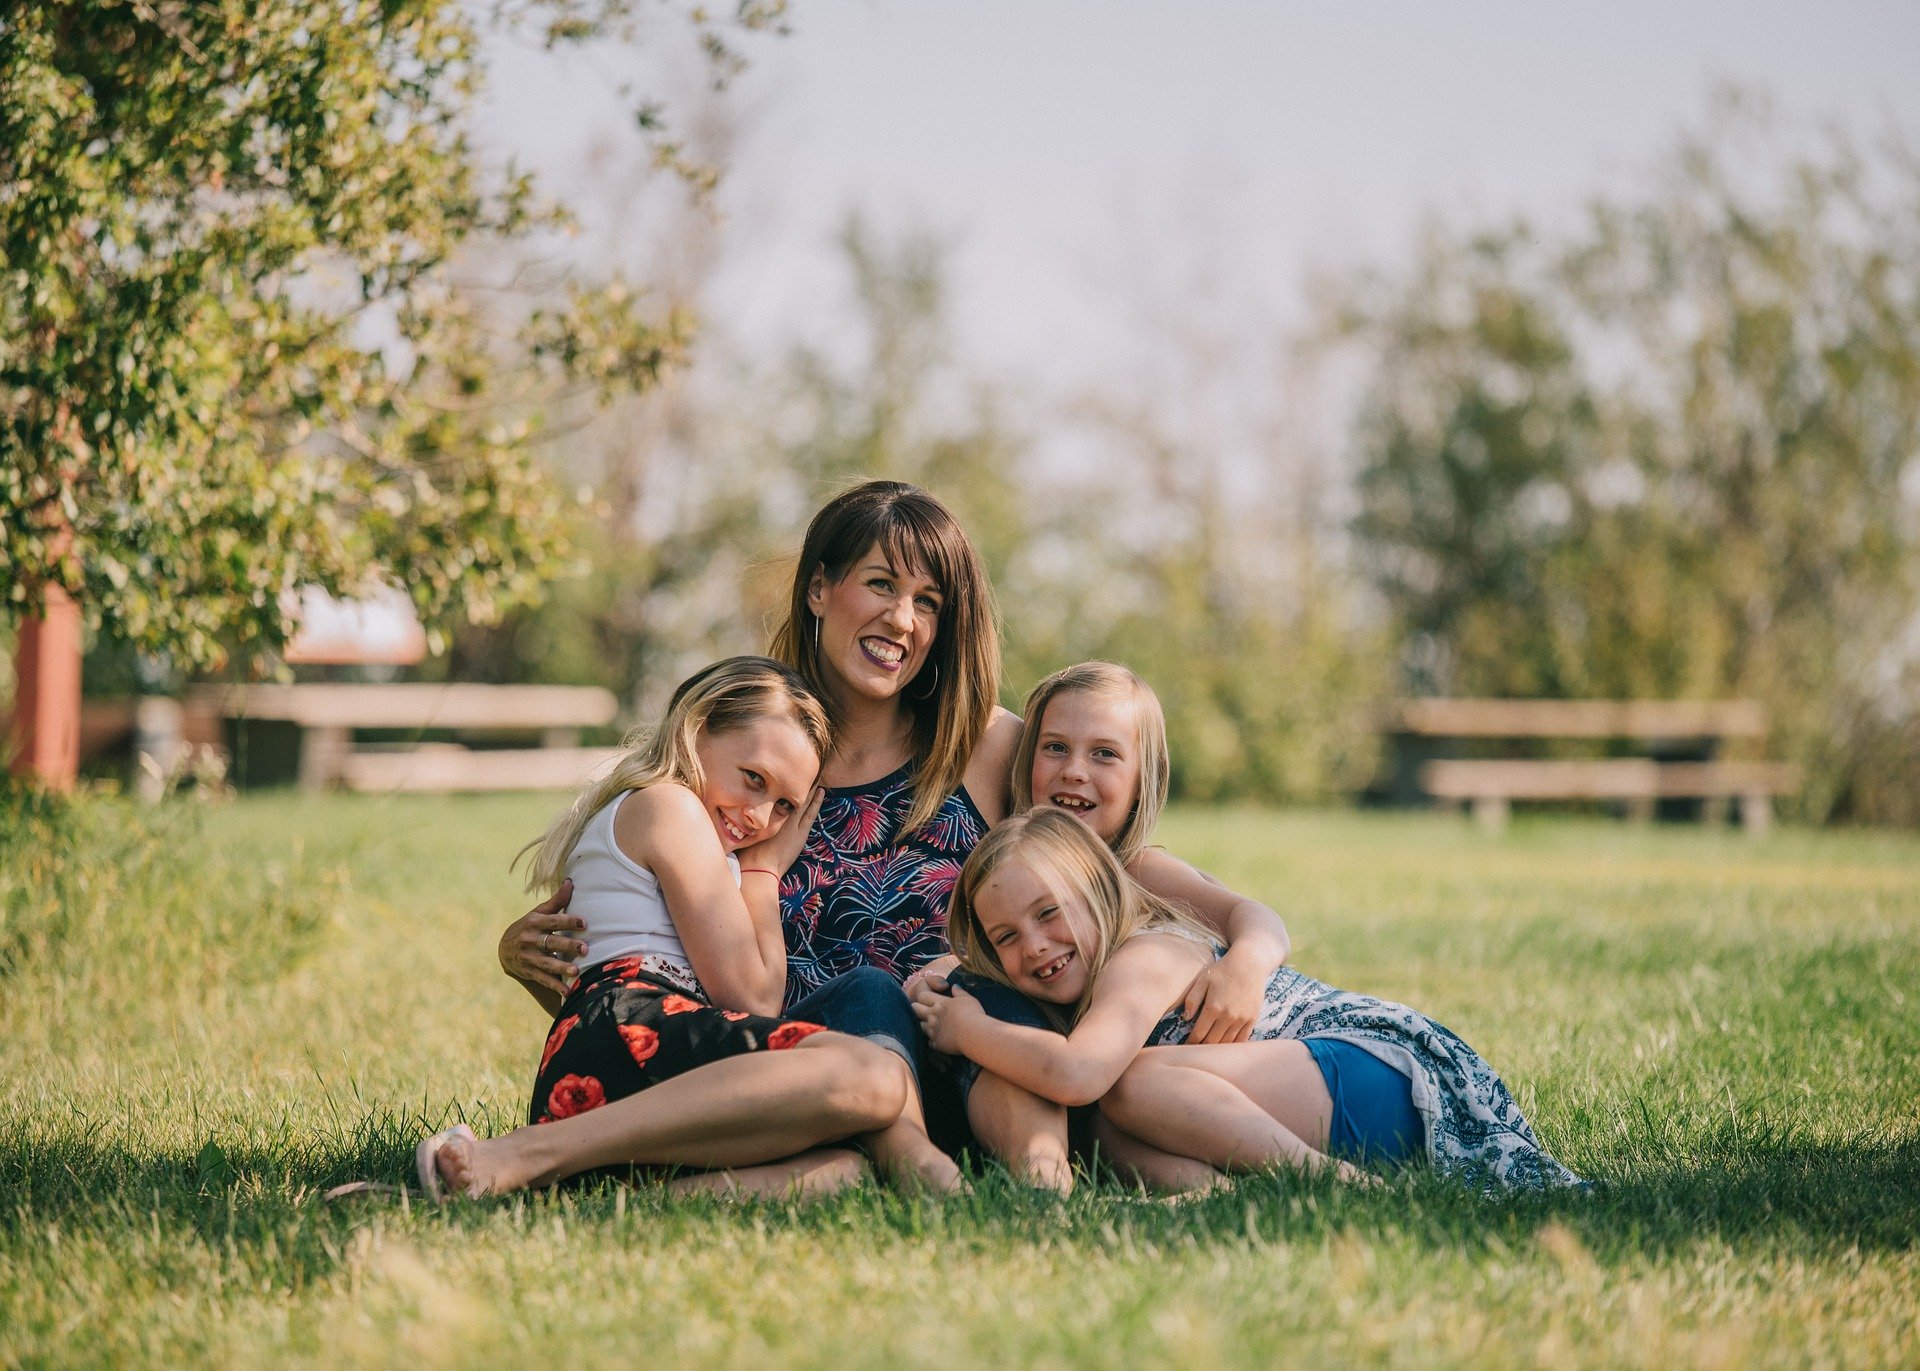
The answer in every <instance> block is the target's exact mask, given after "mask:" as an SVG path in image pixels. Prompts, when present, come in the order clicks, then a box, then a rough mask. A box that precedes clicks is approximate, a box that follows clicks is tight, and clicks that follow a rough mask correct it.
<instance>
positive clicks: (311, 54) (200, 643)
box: [0, 0, 778, 665]
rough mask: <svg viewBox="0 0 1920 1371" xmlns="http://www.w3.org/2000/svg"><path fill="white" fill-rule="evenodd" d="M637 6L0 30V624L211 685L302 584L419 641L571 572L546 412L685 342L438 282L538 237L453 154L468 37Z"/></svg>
mask: <svg viewBox="0 0 1920 1371" xmlns="http://www.w3.org/2000/svg"><path fill="white" fill-rule="evenodd" d="M656 8H657V9H660V10H662V11H666V10H667V9H668V7H666V6H654V5H646V4H643V3H640V0H635V2H634V3H623V2H622V0H599V3H583V2H582V0H556V2H555V3H533V2H530V3H515V4H506V3H503V4H499V5H496V6H494V7H492V9H490V10H485V11H479V10H476V9H474V8H473V7H470V6H467V5H464V4H459V3H454V0H409V2H408V3H373V2H372V0H349V3H344V4H343V3H337V0H291V2H290V3H286V4H274V5H265V6H263V5H257V4H251V3H245V0H215V2H214V3H206V4H194V5H182V4H178V3H172V2H171V0H169V2H168V3H156V4H148V3H144V0H128V2H127V3H114V2H113V0H102V2H100V3H86V4H80V3H47V4H32V5H25V6H19V7H15V8H14V9H12V10H11V11H10V12H9V13H8V14H7V15H6V16H5V17H4V18H0V261H4V264H5V270H4V273H0V530H4V532H3V533H0V537H4V540H5V541H4V555H0V602H4V603H5V604H6V606H7V607H8V610H9V611H11V612H13V613H17V612H19V611H21V610H23V609H29V608H31V606H32V605H33V604H34V603H35V602H36V601H37V598H38V596H39V594H40V593H41V587H43V586H44V585H46V584H49V583H59V584H61V585H63V586H65V587H66V588H67V589H68V590H69V591H71V592H72V593H73V594H74V595H75V596H76V597H77V598H78V599H79V600H80V602H81V604H82V605H83V607H84V608H85V610H86V612H87V614H88V616H89V619H90V621H91V622H92V623H94V624H95V625H96V626H101V627H104V628H105V629H107V630H108V632H109V633H110V634H112V635H114V636H116V637H118V638H120V639H122V640H124V641H126V642H128V643H130V644H133V645H136V646H138V647H141V648H145V649H149V650H164V651H165V652H167V653H169V654H172V655H174V656H175V657H177V658H178V659H180V660H182V661H184V662H187V663H191V664H195V665H210V664H214V663H217V662H219V661H221V660H222V659H223V658H224V657H225V655H226V654H227V653H228V652H229V651H230V650H234V649H238V650H240V651H241V652H242V653H243V654H245V655H249V656H251V655H254V654H256V653H257V652H259V651H260V650H262V649H266V648H271V647H273V646H276V645H277V644H279V643H280V642H282V641H283V640H284V638H285V635H286V633H287V631H288V628H289V625H288V623H287V619H286V613H287V606H286V597H287V596H288V594H289V592H290V591H292V590H293V589H294V588H295V587H297V586H300V585H304V584H314V585H319V586H323V587H325V588H326V589H328V590H330V591H335V592H352V591H355V590H358V589H362V588H364V587H366V586H367V585H368V584H369V583H371V582H375V581H389V582H393V583H397V584H400V585H403V586H404V587H405V588H406V589H407V590H408V592H409V593H410V594H411V595H412V597H413V599H414V602H415V604H416V606H417V607H418V609H419V610H420V612H421V614H422V616H423V617H424V618H425V619H427V620H428V621H429V623H432V624H436V625H437V624H439V623H441V622H443V621H446V620H448V619H449V618H451V617H453V616H454V615H455V614H456V613H457V612H458V613H464V615H465V616H466V617H468V618H471V619H478V620H484V619H487V618H491V617H493V616H494V615H495V614H497V613H498V612H499V610H500V609H502V608H503V607H505V606H508V605H511V604H514V603H518V602H523V601H525V600H528V599H530V598H533V597H535V596H536V595H537V594H538V592H539V588H540V586H541V585H542V583H543V582H544V581H545V580H547V579H549V578H551V577H552V576H553V575H555V574H556V573H557V572H558V571H560V570H561V569H562V568H563V566H564V564H565V560H566V555H567V544H566V537H565V534H566V528H565V525H564V523H563V522H562V520H561V518H560V513H561V501H560V499H559V497H558V496H557V494H556V493H555V491H554V489H553V487H552V485H551V483H550V482H549V481H548V480H547V477H546V474H545V471H544V469H543V468H542V467H541V465H539V464H538V463H537V462H535V461H533V460H531V458H530V446H531V444H532V443H533V442H534V441H535V440H536V439H537V437H538V436H539V434H540V430H541V425H542V416H543V412H544V411H545V410H547V409H548V408H550V407H551V406H553V405H555V404H561V403H564V402H565V399H566V396H567V394H568V393H569V392H570V391H574V390H580V389H591V390H593V391H596V392H598V393H600V394H603V395H604V394H608V393H612V392H616V391H620V390H628V389H635V388H644V387H646V386H648V385H650V384H652V383H653V382H654V381H655V380H656V379H657V377H658V375H659V373H660V371H661V369H662V368H663V367H665V366H667V365H668V364H670V363H672V362H673V361H675V360H677V359H678V358H679V356H680V354H681V352H682V350H683V348H684V346H685V344H686V341H687V338H688V334H689V329H690V321H689V320H688V319H686V318H685V317H682V316H679V315H674V314H671V313H667V314H655V313H650V312H649V311H648V310H646V309H643V308H641V307H640V306H641V302H640V297H639V296H638V294H637V293H636V292H635V290H634V289H633V288H632V287H631V286H629V285H628V284H626V283H625V282H622V281H619V280H612V281H602V282H599V283H597V284H595V285H593V286H591V287H590V286H589V285H587V284H583V283H580V282H577V281H568V280H559V281H554V282H551V283H549V287H548V290H547V292H546V295H545V297H544V298H543V299H540V300H538V301H532V302H527V303H524V304H522V305H520V306H519V307H518V308H515V307H513V306H508V307H506V308H502V307H501V306H499V305H498V304H497V303H496V302H494V301H493V300H492V299H491V298H490V297H489V295H488V293H487V292H486V291H485V289H484V288H483V286H484V283H479V282H475V281H472V280H470V279H465V278H463V277H462V275H461V266H462V263H463V262H465V261H467V260H468V258H469V255H470V253H471V250H472V249H474V248H476V247H478V246H480V245H482V244H493V243H499V242H502V241H512V240H516V239H525V238H527V237H529V236H530V235H532V234H534V233H536V232H537V231H539V230H543V229H548V228H552V227H554V226H556V225H558V224H560V223H562V222H564V216H563V215H562V213H561V212H560V211H559V210H558V209H557V208H555V207H553V206H550V205H544V204H542V203H541V202H540V201H539V200H538V198H537V197H536V193H535V189H534V186H533V184H532V182H531V180H530V179H529V178H527V177H526V176H523V175H521V174H518V173H516V172H514V171H512V170H511V169H506V168H494V167H490V166H488V165H487V164H486V163H485V161H484V159H483V158H482V157H481V156H480V155H479V154H478V153H477V152H476V151H475V149H474V147H473V146H472V145H471V143H470V142H469V139H468V134H467V130H466V124H467V118H468V114H469V111H470V109H471V107H472V105H473V103H474V101H475V99H476V96H477V94H478V92H479V90H480V86H481V79H482V71H481V68H480V65H479V62H478V44H479V40H480V25H481V24H482V23H483V22H487V21H491V22H493V23H495V24H498V25H501V26H504V27H506V28H509V29H512V30H515V31H517V32H520V33H523V34H525V35H527V36H530V37H533V38H534V39H536V40H539V41H545V42H548V43H555V42H573V41H578V40H582V39H586V38H595V37H607V36H614V35H619V34H622V33H626V32H629V31H630V30H631V29H632V26H633V25H634V24H635V23H637V21H638V19H639V18H640V17H641V12H642V11H643V10H648V9H656ZM777 14H778V11H777V7H773V6H767V5H762V4H748V5H743V6H742V7H741V9H740V10H739V11H738V14H737V16H736V17H735V18H734V19H733V20H730V21H727V22H726V23H724V24H721V23H715V22H713V21H709V20H707V19H706V18H705V17H704V15H703V14H702V12H700V11H697V10H696V11H694V12H693V15H694V18H693V22H694V23H695V24H696V26H698V27H699V28H700V29H701V31H702V33H703V34H705V35H706V37H707V38H708V40H709V51H710V54H711V56H712V58H713V60H714V62H715V64H716V68H717V69H718V70H720V71H722V72H724V70H725V69H726V67H727V64H728V63H729V62H732V61H735V60H737V59H736V57H735V54H734V53H733V52H732V50H731V49H730V48H729V47H728V46H727V43H726V41H725V32H726V30H728V29H730V28H738V27H745V28H755V27H765V26H767V25H769V24H771V23H772V22H774V21H775V20H776V19H777ZM640 116H641V120H642V123H643V124H646V125H650V126H653V127H656V128H657V127H658V126H659V123H660V117H659V114H658V111H657V110H656V109H655V108H653V107H652V106H643V107H642V108H641V111H640ZM660 152H661V155H663V156H665V157H667V158H669V159H670V160H671V159H672V158H673V157H674V156H675V152H676V149H675V145H673V144H672V143H671V142H668V141H665V140H664V136H663V141H662V144H661V147H660ZM689 169H690V170H691V171H692V172H693V174H696V175H698V174H700V171H699V169H697V168H692V167H691V164H689Z"/></svg>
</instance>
